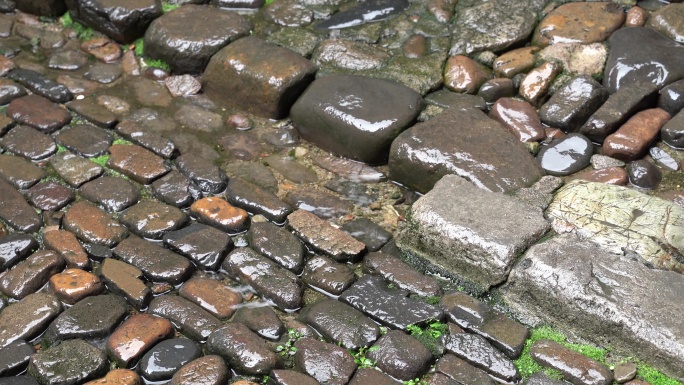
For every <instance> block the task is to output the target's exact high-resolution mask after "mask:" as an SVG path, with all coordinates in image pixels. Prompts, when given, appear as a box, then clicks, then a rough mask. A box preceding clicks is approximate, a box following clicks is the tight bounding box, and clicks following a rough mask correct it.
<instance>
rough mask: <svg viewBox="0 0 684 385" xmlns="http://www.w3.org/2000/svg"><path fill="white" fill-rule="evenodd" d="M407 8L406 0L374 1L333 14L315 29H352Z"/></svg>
mask: <svg viewBox="0 0 684 385" xmlns="http://www.w3.org/2000/svg"><path fill="white" fill-rule="evenodd" d="M408 6H409V2H408V1H406V0H376V1H373V2H369V3H362V4H359V5H356V6H355V7H352V8H349V9H347V10H346V11H342V12H338V13H336V14H334V15H333V16H332V17H331V18H329V19H328V20H324V21H322V22H320V23H318V24H317V25H316V28H317V29H339V28H348V27H354V26H357V25H361V24H365V23H368V22H373V21H378V20H382V19H385V18H387V17H389V16H392V15H396V14H399V13H401V12H403V11H404V10H405V9H406V8H408Z"/></svg>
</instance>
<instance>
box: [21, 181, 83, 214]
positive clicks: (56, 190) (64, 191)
mask: <svg viewBox="0 0 684 385" xmlns="http://www.w3.org/2000/svg"><path fill="white" fill-rule="evenodd" d="M26 197H27V198H28V199H29V201H30V202H31V204H32V205H34V206H35V207H37V208H39V209H41V210H46V211H57V210H59V209H61V208H62V207H64V206H66V205H68V204H69V203H71V201H72V200H74V192H73V191H71V189H70V188H68V187H65V186H62V185H61V184H59V183H57V182H52V181H50V182H41V183H38V184H37V185H35V186H33V187H31V188H30V189H29V190H28V191H27V192H26Z"/></svg>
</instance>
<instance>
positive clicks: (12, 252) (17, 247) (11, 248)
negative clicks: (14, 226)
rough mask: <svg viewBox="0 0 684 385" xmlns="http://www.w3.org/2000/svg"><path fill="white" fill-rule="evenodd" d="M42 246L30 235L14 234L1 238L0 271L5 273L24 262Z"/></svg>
mask: <svg viewBox="0 0 684 385" xmlns="http://www.w3.org/2000/svg"><path fill="white" fill-rule="evenodd" d="M39 247H40V244H39V243H38V241H36V239H35V238H33V237H32V236H30V235H28V234H20V233H13V234H8V235H5V236H3V237H0V271H5V270H7V269H9V268H10V267H12V266H14V265H15V264H17V263H18V262H20V261H22V260H24V259H25V258H26V257H28V256H29V255H31V253H33V252H34V251H36V250H38V248H39Z"/></svg>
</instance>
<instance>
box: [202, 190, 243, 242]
mask: <svg viewBox="0 0 684 385" xmlns="http://www.w3.org/2000/svg"><path fill="white" fill-rule="evenodd" d="M190 215H192V216H194V217H196V218H197V219H198V220H199V221H200V222H202V223H205V224H207V225H209V226H212V227H216V228H217V229H219V230H222V231H225V232H229V233H237V232H240V231H243V230H245V229H246V228H247V220H248V219H249V214H248V213H247V211H245V210H243V209H240V208H237V207H235V206H233V205H231V204H230V203H228V202H227V201H226V200H225V199H222V198H217V197H208V198H202V199H200V200H198V201H196V202H195V203H193V204H192V206H190Z"/></svg>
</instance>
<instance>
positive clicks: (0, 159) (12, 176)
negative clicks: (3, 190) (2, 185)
mask: <svg viewBox="0 0 684 385" xmlns="http://www.w3.org/2000/svg"><path fill="white" fill-rule="evenodd" d="M55 157H56V156H55ZM53 158H54V157H53ZM46 176H47V173H46V172H45V170H43V169H42V168H40V167H38V166H36V165H35V164H33V163H31V162H30V161H28V160H26V159H24V158H20V157H18V156H13V155H9V154H0V178H1V179H4V180H6V181H8V182H9V183H11V184H12V186H14V187H15V188H17V189H27V188H29V187H31V186H33V185H34V184H36V183H38V181H39V180H41V179H43V178H44V177H46Z"/></svg>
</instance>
